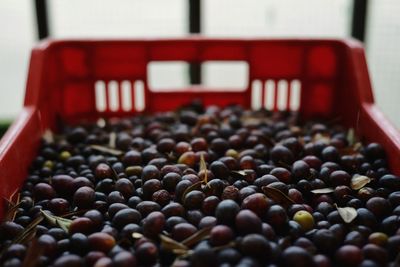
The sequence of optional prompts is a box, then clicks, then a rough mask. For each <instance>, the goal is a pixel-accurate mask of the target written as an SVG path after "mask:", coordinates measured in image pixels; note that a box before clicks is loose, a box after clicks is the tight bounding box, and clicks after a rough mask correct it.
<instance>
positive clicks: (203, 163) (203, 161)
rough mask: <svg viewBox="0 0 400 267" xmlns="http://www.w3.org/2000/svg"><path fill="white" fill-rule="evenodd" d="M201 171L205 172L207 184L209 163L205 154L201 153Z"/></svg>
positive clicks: (204, 179) (204, 180) (204, 181)
mask: <svg viewBox="0 0 400 267" xmlns="http://www.w3.org/2000/svg"><path fill="white" fill-rule="evenodd" d="M200 171H203V172H204V178H203V183H205V184H207V183H208V172H207V164H206V161H205V159H204V155H203V154H201V155H200Z"/></svg>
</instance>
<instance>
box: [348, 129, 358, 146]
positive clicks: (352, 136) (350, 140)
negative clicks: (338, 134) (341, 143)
mask: <svg viewBox="0 0 400 267" xmlns="http://www.w3.org/2000/svg"><path fill="white" fill-rule="evenodd" d="M346 139H347V142H348V143H349V146H353V145H354V143H355V140H356V137H355V134H354V129H353V128H350V129H349V130H348V131H347V136H346Z"/></svg>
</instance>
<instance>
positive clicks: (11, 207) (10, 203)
mask: <svg viewBox="0 0 400 267" xmlns="http://www.w3.org/2000/svg"><path fill="white" fill-rule="evenodd" d="M14 198H16V199H15V200H14ZM4 200H5V201H6V202H7V212H6V214H5V215H4V219H3V220H4V221H14V219H15V216H16V215H17V212H18V208H19V207H20V206H21V194H20V193H18V188H17V189H16V190H15V191H14V192H13V193H12V194H11V196H10V197H9V198H8V199H7V198H4Z"/></svg>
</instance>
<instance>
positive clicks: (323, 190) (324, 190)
mask: <svg viewBox="0 0 400 267" xmlns="http://www.w3.org/2000/svg"><path fill="white" fill-rule="evenodd" d="M333 191H334V189H333V188H330V187H327V188H320V189H314V190H311V193H314V194H329V193H332V192H333Z"/></svg>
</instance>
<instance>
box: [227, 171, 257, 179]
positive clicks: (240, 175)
mask: <svg viewBox="0 0 400 267" xmlns="http://www.w3.org/2000/svg"><path fill="white" fill-rule="evenodd" d="M250 171H252V172H253V170H252V169H244V170H240V171H231V175H232V177H233V178H236V179H244V178H245V177H246V175H248V174H249V172H250Z"/></svg>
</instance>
